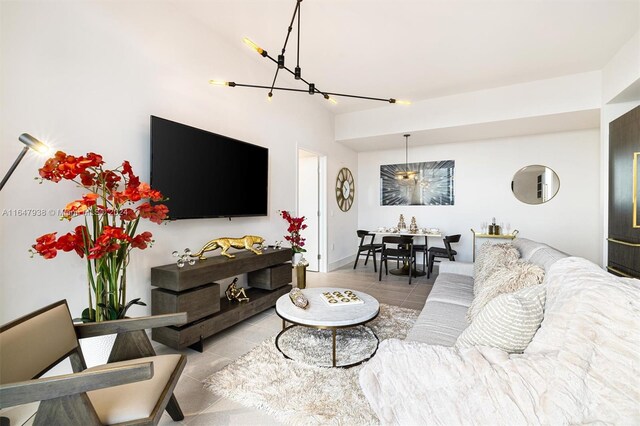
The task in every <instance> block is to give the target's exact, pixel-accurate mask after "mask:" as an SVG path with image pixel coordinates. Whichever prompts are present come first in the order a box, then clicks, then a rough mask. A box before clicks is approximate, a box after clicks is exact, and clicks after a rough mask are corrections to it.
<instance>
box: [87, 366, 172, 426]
mask: <svg viewBox="0 0 640 426" xmlns="http://www.w3.org/2000/svg"><path fill="white" fill-rule="evenodd" d="M180 359H181V355H178V354H175V355H158V356H153V357H147V358H138V359H132V360H129V361H121V362H114V363H110V364H105V365H99V366H96V367H92V368H88V369H87V370H85V371H97V370H104V369H107V368H112V367H115V366H125V365H132V364H137V363H141V362H149V361H152V362H153V369H154V375H153V377H152V378H151V379H150V380H144V381H141V382H135V383H129V384H126V385H120V386H113V387H110V388H105V389H99V390H95V391H91V392H87V395H88V396H89V399H90V400H91V403H92V404H93V407H94V408H95V410H96V412H97V414H98V417H99V418H100V421H101V422H102V423H103V424H114V423H122V422H128V421H132V420H137V419H143V418H146V417H149V416H150V415H151V413H152V411H153V409H154V407H155V406H156V404H157V403H158V400H159V399H160V395H161V394H162V391H163V390H164V389H165V387H166V386H167V383H168V382H169V380H170V377H171V375H172V374H173V372H174V371H175V369H176V367H177V366H178V364H179V363H180Z"/></svg>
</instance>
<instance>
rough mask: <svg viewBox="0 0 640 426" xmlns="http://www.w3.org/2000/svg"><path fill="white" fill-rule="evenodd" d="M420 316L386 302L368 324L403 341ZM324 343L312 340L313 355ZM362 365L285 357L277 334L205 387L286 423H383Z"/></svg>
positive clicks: (384, 336) (381, 335)
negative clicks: (362, 379) (361, 377)
mask: <svg viewBox="0 0 640 426" xmlns="http://www.w3.org/2000/svg"><path fill="white" fill-rule="evenodd" d="M418 314H419V311H416V310H413V309H406V308H399V307H397V306H391V305H385V304H382V303H381V304H380V314H379V315H378V317H377V318H376V319H375V320H373V321H371V322H370V323H368V324H367V326H368V327H370V328H371V329H372V330H373V331H374V332H375V333H376V335H377V336H378V338H379V339H380V341H382V340H384V339H389V338H393V337H395V338H399V339H403V338H404V337H405V336H406V334H407V331H408V330H409V328H410V327H411V326H412V325H413V323H414V322H415V320H416V318H417V317H418ZM296 328H298V327H296ZM294 330H295V329H293V330H290V331H288V332H287V333H284V334H283V337H284V336H286V335H287V334H289V333H292V332H293V331H294ZM338 333H340V332H338ZM298 337H299V338H303V337H302V335H300V336H298ZM281 342H282V338H281ZM319 344H325V343H324V342H323V339H317V338H310V339H309V346H310V351H309V353H319V352H318V348H317V347H315V345H319ZM298 345H299V342H297V343H296V346H298ZM329 348H330V346H329ZM298 356H302V357H303V358H299V359H304V356H305V355H304V354H298ZM361 368H362V365H359V366H356V367H352V368H348V369H344V368H326V367H320V366H315V365H311V364H308V363H305V362H300V361H294V360H290V359H286V358H285V357H284V356H283V355H282V354H281V353H280V352H279V351H278V349H276V347H275V336H274V337H272V338H269V339H267V340H265V341H264V342H262V343H261V344H259V345H258V346H256V347H255V348H254V349H252V350H251V351H249V352H248V353H246V354H245V355H243V356H242V357H240V358H239V359H238V360H236V361H235V362H233V363H231V364H229V365H228V366H226V367H225V368H223V369H222V370H220V371H218V372H216V373H215V374H213V375H212V376H211V377H209V378H208V379H206V380H205V388H206V389H208V390H209V391H211V392H214V393H216V394H218V395H221V396H224V397H226V398H229V399H232V400H234V401H236V402H238V403H240V404H242V405H244V406H247V407H253V408H257V409H260V410H263V411H266V412H267V413H269V414H271V415H273V416H274V417H275V418H276V419H278V420H279V421H281V422H283V423H287V424H295V425H320V424H322V425H327V424H329V425H371V424H379V421H378V418H377V417H376V415H375V414H374V413H373V411H372V410H371V408H370V407H369V403H368V402H367V400H366V399H365V397H364V394H363V393H362V390H361V389H360V385H359V383H358V373H359V372H360V369H361Z"/></svg>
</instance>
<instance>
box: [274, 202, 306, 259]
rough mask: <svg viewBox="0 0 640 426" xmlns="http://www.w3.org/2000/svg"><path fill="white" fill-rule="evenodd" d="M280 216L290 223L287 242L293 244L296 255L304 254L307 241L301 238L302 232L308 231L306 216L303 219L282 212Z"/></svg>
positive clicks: (286, 237) (286, 236) (284, 211)
mask: <svg viewBox="0 0 640 426" xmlns="http://www.w3.org/2000/svg"><path fill="white" fill-rule="evenodd" d="M280 215H281V216H282V218H283V219H284V220H286V221H287V222H288V223H289V228H287V232H288V233H289V235H285V236H284V238H285V240H287V241H289V242H290V243H291V249H292V250H293V252H294V253H304V252H306V250H305V249H303V248H302V247H304V241H305V239H304V238H302V237H301V236H300V231H302V230H303V229H307V225H305V224H304V220H305V219H306V218H305V217H304V216H302V217H292V216H291V215H290V214H289V212H288V211H286V210H282V211H281V212H280Z"/></svg>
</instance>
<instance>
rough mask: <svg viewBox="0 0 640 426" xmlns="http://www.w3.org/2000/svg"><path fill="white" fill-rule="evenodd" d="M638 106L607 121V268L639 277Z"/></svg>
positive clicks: (639, 121) (639, 146)
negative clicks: (608, 122) (609, 121)
mask: <svg viewBox="0 0 640 426" xmlns="http://www.w3.org/2000/svg"><path fill="white" fill-rule="evenodd" d="M639 157H640V107H636V108H635V109H633V110H631V111H629V112H627V113H626V114H624V115H623V116H621V117H619V118H617V119H616V120H614V121H612V122H611V123H610V124H609V238H608V254H609V256H608V259H609V261H608V264H607V269H608V270H609V271H610V272H612V273H614V274H616V275H621V276H631V277H635V278H640V209H639V207H640V206H638V204H639V203H640V193H639V192H640V182H639V180H640V176H639V174H640V173H639V170H638V167H639V166H640V165H639V164H638V161H640V158H639Z"/></svg>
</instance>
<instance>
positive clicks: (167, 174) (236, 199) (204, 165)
mask: <svg viewBox="0 0 640 426" xmlns="http://www.w3.org/2000/svg"><path fill="white" fill-rule="evenodd" d="M268 179H269V150H268V149H267V148H264V147H261V146H257V145H252V144H250V143H247V142H242V141H239V140H236V139H232V138H229V137H227V136H222V135H218V134H215V133H211V132H207V131H205V130H201V129H196V128H195V127H191V126H187V125H185V124H180V123H176V122H174V121H170V120H166V119H164V118H160V117H155V116H151V187H152V188H154V189H157V190H159V191H160V192H162V194H163V195H164V196H165V197H168V198H169V200H168V201H166V202H165V204H166V205H167V207H168V208H169V218H170V219H194V218H207V217H238V216H266V215H267V207H268V206H267V204H268Z"/></svg>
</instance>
